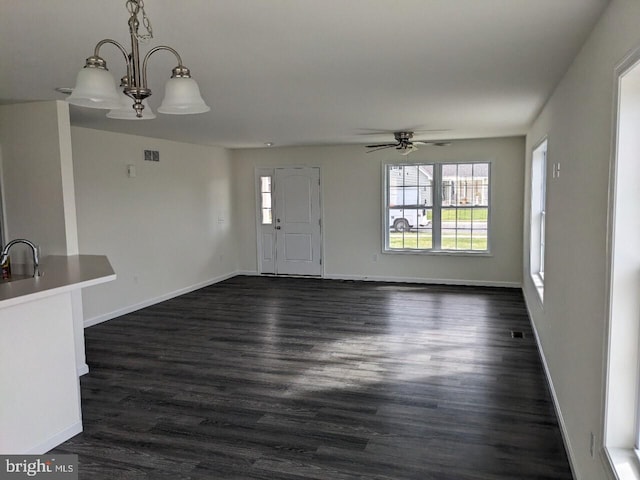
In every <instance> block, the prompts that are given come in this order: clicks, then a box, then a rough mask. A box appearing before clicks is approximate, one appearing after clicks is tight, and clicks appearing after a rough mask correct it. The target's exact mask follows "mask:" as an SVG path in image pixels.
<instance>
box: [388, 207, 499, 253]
mask: <svg viewBox="0 0 640 480" xmlns="http://www.w3.org/2000/svg"><path fill="white" fill-rule="evenodd" d="M441 215H442V219H441V225H442V230H441V249H442V250H473V251H484V250H487V220H488V216H489V209H488V208H486V207H483V208H477V207H476V208H456V207H452V208H443V209H442V210H441ZM428 218H429V220H432V218H431V210H429V211H428ZM432 237H433V234H432V230H431V228H424V229H423V228H421V229H413V230H411V231H408V232H389V248H391V249H398V250H402V249H415V250H429V249H431V248H433V241H432Z"/></svg>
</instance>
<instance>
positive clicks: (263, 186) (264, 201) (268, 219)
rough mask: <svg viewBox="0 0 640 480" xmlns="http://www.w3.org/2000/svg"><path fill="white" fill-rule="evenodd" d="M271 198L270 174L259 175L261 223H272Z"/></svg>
mask: <svg viewBox="0 0 640 480" xmlns="http://www.w3.org/2000/svg"><path fill="white" fill-rule="evenodd" d="M272 203H273V199H272V198H271V176H270V175H263V176H261V177H260V211H261V213H262V215H261V220H262V225H271V224H272V223H273V206H272Z"/></svg>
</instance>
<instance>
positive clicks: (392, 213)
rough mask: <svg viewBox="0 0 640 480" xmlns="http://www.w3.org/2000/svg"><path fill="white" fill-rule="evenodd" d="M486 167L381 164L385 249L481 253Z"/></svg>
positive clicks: (485, 237) (485, 235)
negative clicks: (384, 199)
mask: <svg viewBox="0 0 640 480" xmlns="http://www.w3.org/2000/svg"><path fill="white" fill-rule="evenodd" d="M489 171H490V165H489V163H486V162H484V163H480V162H478V163H443V164H413V165H387V166H386V171H385V178H386V191H385V198H386V205H385V229H384V230H385V250H386V251H410V252H439V251H447V252H448V251H452V252H453V251H458V252H460V251H463V252H487V251H488V250H489V248H488V237H489V233H488V232H489V196H490V195H489V179H490V175H489Z"/></svg>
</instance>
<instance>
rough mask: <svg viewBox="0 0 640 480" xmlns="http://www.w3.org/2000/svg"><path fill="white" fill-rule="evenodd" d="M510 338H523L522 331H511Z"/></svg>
mask: <svg viewBox="0 0 640 480" xmlns="http://www.w3.org/2000/svg"><path fill="white" fill-rule="evenodd" d="M511 338H524V332H514V331H512V332H511Z"/></svg>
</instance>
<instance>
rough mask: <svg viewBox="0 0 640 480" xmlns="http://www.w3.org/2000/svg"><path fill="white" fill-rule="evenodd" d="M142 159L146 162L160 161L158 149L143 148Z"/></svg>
mask: <svg viewBox="0 0 640 480" xmlns="http://www.w3.org/2000/svg"><path fill="white" fill-rule="evenodd" d="M144 159H145V160H146V161H147V162H159V161H160V152H159V151H158V150H145V151H144Z"/></svg>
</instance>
